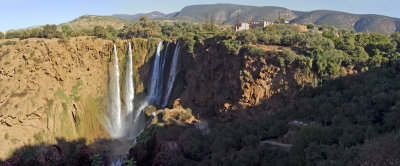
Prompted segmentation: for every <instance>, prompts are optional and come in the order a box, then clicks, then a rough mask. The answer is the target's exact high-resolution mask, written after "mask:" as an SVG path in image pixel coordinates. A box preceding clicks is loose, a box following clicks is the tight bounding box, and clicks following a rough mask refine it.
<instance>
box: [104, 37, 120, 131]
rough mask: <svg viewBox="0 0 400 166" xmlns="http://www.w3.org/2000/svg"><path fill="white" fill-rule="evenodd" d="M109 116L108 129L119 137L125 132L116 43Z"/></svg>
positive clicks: (107, 119)
mask: <svg viewBox="0 0 400 166" xmlns="http://www.w3.org/2000/svg"><path fill="white" fill-rule="evenodd" d="M110 77H111V78H110V85H109V87H108V88H109V103H108V114H109V115H108V116H107V117H106V123H107V124H106V129H107V130H108V133H110V136H111V137H112V138H119V137H121V136H122V134H123V131H122V130H123V129H122V119H121V97H120V89H119V67H118V56H117V49H116V46H115V44H114V62H113V66H112V68H111V70H110Z"/></svg>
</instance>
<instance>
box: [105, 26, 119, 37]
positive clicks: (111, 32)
mask: <svg viewBox="0 0 400 166" xmlns="http://www.w3.org/2000/svg"><path fill="white" fill-rule="evenodd" d="M106 31H107V38H110V39H111V38H114V37H117V36H118V30H116V29H115V28H113V27H112V26H107V28H106Z"/></svg>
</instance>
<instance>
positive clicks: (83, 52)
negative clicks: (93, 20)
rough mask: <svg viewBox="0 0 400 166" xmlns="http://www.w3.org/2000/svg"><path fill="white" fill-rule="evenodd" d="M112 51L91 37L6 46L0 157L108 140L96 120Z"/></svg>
mask: <svg viewBox="0 0 400 166" xmlns="http://www.w3.org/2000/svg"><path fill="white" fill-rule="evenodd" d="M111 48H112V42H111V41H105V40H101V39H90V38H88V37H79V38H72V39H70V40H68V41H63V40H59V39H52V40H48V39H46V40H43V39H29V40H23V41H18V42H16V44H15V45H8V46H3V47H2V48H1V49H0V64H1V65H0V85H1V86H0V91H1V95H0V122H1V123H0V131H1V132H0V133H1V138H2V140H3V141H0V146H1V147H2V149H3V150H1V151H0V156H1V157H5V156H6V155H7V153H11V152H12V150H11V149H13V148H18V147H21V146H23V145H28V144H35V143H42V142H49V143H51V142H55V138H56V137H62V138H65V139H67V140H72V139H76V138H82V137H84V138H88V139H94V138H104V137H107V135H106V134H105V133H104V130H103V129H102V127H101V126H100V124H99V123H98V120H97V118H96V116H98V114H99V110H101V109H100V107H101V104H100V102H99V101H100V100H101V99H103V98H104V94H105V90H106V85H107V79H108V74H107V73H108V72H107V71H108V59H109V55H110V53H111V50H112V49H111ZM87 125H91V127H92V128H91V129H90V128H89V127H85V126H87ZM3 138H4V139H3Z"/></svg>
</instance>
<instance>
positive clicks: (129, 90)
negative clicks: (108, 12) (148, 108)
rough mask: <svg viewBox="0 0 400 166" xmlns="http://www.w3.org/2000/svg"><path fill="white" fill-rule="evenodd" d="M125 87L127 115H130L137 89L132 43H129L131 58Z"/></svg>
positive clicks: (129, 58) (129, 57) (127, 66)
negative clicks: (133, 67) (134, 77)
mask: <svg viewBox="0 0 400 166" xmlns="http://www.w3.org/2000/svg"><path fill="white" fill-rule="evenodd" d="M125 85H126V86H125V102H126V114H127V115H129V114H131V113H132V111H133V99H134V98H135V89H134V87H133V71H132V48H131V42H129V56H128V62H127V65H126V76H125Z"/></svg>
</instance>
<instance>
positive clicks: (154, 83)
mask: <svg viewBox="0 0 400 166" xmlns="http://www.w3.org/2000/svg"><path fill="white" fill-rule="evenodd" d="M162 43H163V42H162V41H161V42H159V43H158V46H157V52H156V55H155V58H154V65H153V73H152V75H151V85H150V94H149V100H150V102H151V101H155V102H156V103H157V99H158V98H159V97H158V96H157V95H158V94H157V92H158V89H159V87H160V85H159V79H160V73H161V74H162V69H161V71H160V56H161V47H162ZM161 86H162V85H161Z"/></svg>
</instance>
